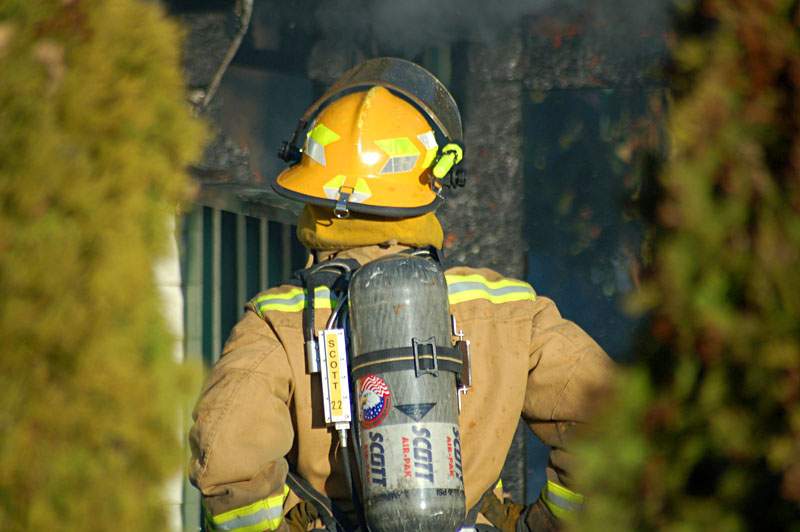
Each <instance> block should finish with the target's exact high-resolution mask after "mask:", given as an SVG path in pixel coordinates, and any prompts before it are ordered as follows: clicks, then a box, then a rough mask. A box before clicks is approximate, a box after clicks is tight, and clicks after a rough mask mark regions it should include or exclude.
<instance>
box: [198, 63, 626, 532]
mask: <svg viewBox="0 0 800 532" xmlns="http://www.w3.org/2000/svg"><path fill="white" fill-rule="evenodd" d="M460 135H461V125H460V117H459V115H458V110H457V107H455V103H454V102H453V101H452V98H450V96H449V93H447V92H446V90H444V88H443V87H442V86H441V84H439V82H438V80H436V79H435V78H433V76H431V75H430V74H428V73H426V72H425V71H423V70H422V69H421V68H420V67H418V66H416V65H414V64H413V63H408V62H404V61H400V60H386V59H380V60H371V61H369V62H367V64H365V65H361V66H360V67H356V68H355V69H354V70H353V71H351V72H350V73H349V74H348V75H346V76H345V77H344V78H343V79H342V80H340V82H338V83H337V84H335V85H334V86H333V87H332V88H331V90H330V91H328V93H326V95H324V96H323V97H322V98H320V100H319V101H318V102H317V103H316V104H315V105H314V106H312V108H311V109H310V110H309V112H308V113H307V114H306V116H305V117H304V119H303V120H301V123H300V125H299V126H298V133H296V134H295V138H294V140H293V142H292V143H290V144H288V145H287V146H286V148H285V150H284V156H285V157H286V158H288V159H292V158H293V157H294V159H295V160H294V161H293V162H294V163H295V164H293V165H292V166H290V167H289V168H288V169H287V170H285V171H284V172H283V173H281V175H280V176H279V177H278V179H277V181H276V184H275V185H274V187H275V189H276V190H277V191H278V192H279V193H280V194H282V195H284V196H286V197H289V198H292V199H295V200H299V201H302V202H303V203H305V207H304V209H303V211H302V213H301V215H300V218H299V221H298V227H297V236H298V238H299V240H300V241H301V242H302V243H303V245H305V246H306V247H307V248H309V250H310V251H311V253H310V259H309V266H312V267H313V266H314V265H319V264H324V263H325V262H326V261H331V260H343V259H349V260H350V261H351V263H352V262H353V261H355V263H356V264H362V265H363V264H367V263H369V262H371V261H374V260H375V259H378V258H380V257H385V256H387V255H392V254H396V253H399V252H403V251H408V250H411V249H417V248H425V247H431V248H432V249H435V248H438V249H441V248H442V243H443V231H442V228H441V226H440V224H439V222H438V220H437V218H436V216H435V214H434V210H435V209H436V207H437V206H438V205H439V204H440V203H441V202H442V199H443V195H444V191H445V188H447V186H448V185H449V186H455V185H458V184H461V183H460V181H462V176H461V174H460V173H459V172H458V164H459V163H460V161H461V157H462V147H461V145H460V143H459V142H458V140H459V138H460ZM437 137H438V138H439V139H443V140H437ZM303 138H304V141H303V146H302V149H300V147H299V146H298V144H299V143H300V141H301V139H303ZM450 141H452V142H450ZM440 143H441V144H444V146H442V147H440V146H439V144H440ZM298 155H299V156H300V160H299V161H297V157H298ZM444 269H445V277H446V281H447V293H448V296H447V297H448V298H449V305H450V312H452V314H453V315H454V317H455V320H456V323H457V324H458V327H459V328H460V329H462V330H463V331H464V333H465V334H466V335H467V336H468V338H469V339H470V341H471V346H472V350H471V374H472V386H471V388H470V389H469V391H468V393H466V394H465V395H464V396H463V398H462V399H461V410H460V414H459V419H458V422H459V424H460V447H461V453H460V458H461V463H460V464H457V465H458V467H459V468H460V471H461V472H462V473H463V483H464V492H465V503H466V509H467V510H469V511H468V512H467V514H466V515H465V516H464V523H463V530H474V529H475V528H474V527H477V529H478V530H482V529H485V528H483V527H486V526H489V525H488V523H491V524H492V525H493V526H494V527H495V528H496V529H500V530H509V531H512V530H530V531H533V532H535V531H540V530H558V529H559V526H560V523H561V521H562V520H563V519H568V518H569V516H570V515H571V514H573V513H575V512H578V511H580V508H581V505H582V502H583V496H582V495H581V494H579V493H577V492H575V491H574V485H573V474H574V465H573V461H572V460H571V457H570V452H569V441H570V436H571V434H572V433H573V432H574V429H575V428H576V427H577V426H580V425H581V424H583V423H585V422H587V421H589V419H588V418H589V403H590V401H589V398H590V396H591V394H592V392H593V391H594V390H595V389H596V388H599V387H602V386H603V385H604V384H606V383H607V381H608V378H609V375H610V372H611V368H612V363H611V362H610V360H609V358H608V357H607V356H606V355H605V353H604V352H603V350H602V349H601V348H600V347H599V346H598V345H597V344H596V343H595V342H594V341H593V340H592V339H591V338H590V337H589V336H588V335H587V334H586V333H585V332H584V331H582V330H581V329H580V328H579V327H578V326H576V325H575V324H574V323H572V322H570V321H568V320H566V319H564V318H562V317H561V315H560V314H559V312H558V310H557V308H556V306H555V304H554V303H553V301H551V300H550V299H548V298H547V297H543V296H540V295H537V294H536V293H535V292H534V290H533V288H532V287H531V286H530V285H529V284H527V283H525V282H523V281H519V280H515V279H509V278H505V277H503V276H501V275H500V274H498V273H497V272H494V271H492V270H489V269H481V268H473V267H469V266H465V265H448V263H447V262H446V261H445V263H444ZM309 290H310V291H312V292H313V296H314V297H313V298H311V297H308V292H309ZM312 299H313V302H312ZM309 302H311V309H312V310H313V313H312V314H313V324H311V325H310V327H309V326H308V324H307V328H309V329H314V330H319V329H322V328H324V327H325V324H326V321H327V320H328V318H329V316H330V315H331V312H332V309H333V308H335V307H336V289H335V287H334V286H327V285H321V286H316V287H311V288H308V287H304V286H303V284H302V275H300V276H298V277H295V282H291V283H288V284H284V285H281V286H277V287H274V288H271V289H269V290H267V291H265V292H263V293H261V294H258V295H257V296H256V297H255V298H253V299H252V300H251V301H250V302H249V303H248V304H247V308H246V312H245V315H244V317H243V318H242V319H241V321H240V322H239V323H238V324H237V325H236V326H235V327H234V329H233V331H232V332H231V334H230V337H229V338H228V340H227V342H226V344H225V346H224V349H223V353H222V357H221V358H220V360H219V362H217V364H215V366H214V367H213V368H212V370H211V372H210V374H209V376H208V378H207V380H206V383H205V385H204V387H203V391H202V394H201V396H200V398H199V401H198V403H197V406H196V408H195V411H194V420H195V422H194V426H193V427H192V429H191V431H190V442H191V448H192V459H191V464H190V473H189V474H190V477H191V480H192V482H193V483H194V485H195V486H197V487H198V488H199V489H200V491H201V492H202V496H203V507H204V512H205V519H206V527H207V529H208V530H226V531H239V532H259V531H263V530H297V531H300V530H312V529H314V528H315V527H316V528H319V529H325V528H327V529H328V530H331V529H334V528H338V529H345V528H347V527H348V526H350V527H352V528H355V527H356V526H357V524H358V520H357V519H356V517H355V516H354V513H355V512H357V508H358V503H357V499H358V495H357V494H356V496H355V499H356V500H354V497H353V495H352V488H350V487H348V479H347V475H346V474H345V469H346V468H345V466H346V464H345V462H346V461H345V460H343V458H344V457H343V454H344V453H347V448H346V447H344V446H343V445H342V442H341V441H340V440H339V438H338V436H337V434H336V432H335V431H334V430H331V429H330V428H329V427H327V426H326V425H325V423H324V420H323V419H322V413H321V410H322V409H321V406H320V405H321V401H322V398H321V393H322V392H321V388H320V384H319V381H318V379H317V378H315V376H313V375H311V374H309V371H308V367H307V365H308V361H307V357H306V350H305V347H306V342H307V341H308V333H304V330H303V329H304V327H303V320H304V315H305V317H306V319H308V312H309V307H308V305H307V304H308V303H309ZM381 393H386V394H387V395H388V394H389V393H390V391H389V390H385V392H381ZM375 404H376V405H377V406H373V405H370V408H371V410H369V411H368V413H369V415H370V416H377V415H378V414H379V413H380V412H379V410H380V409H381V408H384V407H385V405H383V404H382V403H379V402H376V403H375ZM387 404H389V402H388V401H387ZM387 408H391V407H387ZM520 416H521V417H522V419H523V420H524V421H525V422H526V423H527V425H528V427H529V428H530V429H531V430H532V431H533V433H534V434H535V435H536V436H537V437H538V438H539V439H540V440H541V441H542V442H544V443H545V444H546V445H547V446H549V447H550V449H551V453H550V460H549V462H548V464H547V483H546V485H545V487H544V489H543V491H542V493H541V496H540V497H539V498H538V500H536V501H535V502H534V503H533V504H531V505H529V506H527V507H526V506H523V505H519V504H513V503H509V502H508V501H505V502H503V501H502V491H501V490H500V489H498V479H499V476H500V472H501V469H502V467H503V464H504V462H505V459H506V454H507V452H508V449H509V447H510V445H511V441H512V438H513V436H514V432H515V429H516V427H517V423H518V420H519V418H520ZM370 419H372V418H370ZM290 479H291V482H290ZM290 486H291V487H290ZM347 521H349V522H350V524H349V525H348V524H345V522H347ZM361 526H362V529H363V524H362V525H361Z"/></svg>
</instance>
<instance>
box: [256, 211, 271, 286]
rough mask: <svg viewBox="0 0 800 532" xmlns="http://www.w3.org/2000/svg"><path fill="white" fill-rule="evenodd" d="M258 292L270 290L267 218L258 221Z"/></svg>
mask: <svg viewBox="0 0 800 532" xmlns="http://www.w3.org/2000/svg"><path fill="white" fill-rule="evenodd" d="M258 239H259V245H258V291H259V292H261V291H263V290H266V289H267V288H269V275H268V274H269V263H268V262H267V260H268V258H269V257H268V254H269V252H268V251H267V250H268V249H269V222H268V221H267V220H266V219H265V218H261V219H259V221H258Z"/></svg>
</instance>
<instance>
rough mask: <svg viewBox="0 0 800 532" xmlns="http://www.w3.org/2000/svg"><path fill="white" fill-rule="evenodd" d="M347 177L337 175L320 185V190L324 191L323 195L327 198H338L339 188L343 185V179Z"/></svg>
mask: <svg viewBox="0 0 800 532" xmlns="http://www.w3.org/2000/svg"><path fill="white" fill-rule="evenodd" d="M345 179H347V177H346V176H343V175H337V176H336V177H334V178H333V179H331V180H330V181H328V182H327V183H325V185H324V186H323V187H322V190H324V191H325V196H326V197H327V198H328V199H332V200H335V199H339V189H340V188H342V185H344V180H345Z"/></svg>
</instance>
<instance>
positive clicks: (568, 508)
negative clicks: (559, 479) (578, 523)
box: [542, 480, 583, 518]
mask: <svg viewBox="0 0 800 532" xmlns="http://www.w3.org/2000/svg"><path fill="white" fill-rule="evenodd" d="M542 500H544V503H545V504H546V505H547V507H548V508H550V511H551V512H553V515H555V516H556V517H560V518H564V517H567V516H569V515H573V514H575V513H577V512H579V511H581V509H582V508H583V495H581V494H580V493H575V492H574V491H570V490H568V489H567V488H565V487H564V486H561V485H559V484H556V483H555V482H553V481H551V480H548V481H547V485H546V486H545V487H544V489H543V490H542Z"/></svg>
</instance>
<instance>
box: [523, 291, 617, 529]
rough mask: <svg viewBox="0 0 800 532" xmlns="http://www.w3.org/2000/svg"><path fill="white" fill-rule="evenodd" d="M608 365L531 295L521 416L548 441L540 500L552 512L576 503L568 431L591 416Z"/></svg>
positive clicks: (587, 340)
mask: <svg viewBox="0 0 800 532" xmlns="http://www.w3.org/2000/svg"><path fill="white" fill-rule="evenodd" d="M612 370H613V363H612V361H611V359H610V358H609V357H608V356H607V355H606V354H605V352H604V351H603V350H602V348H601V347H600V346H599V345H598V344H597V343H596V342H595V341H594V340H593V339H592V338H591V337H589V335H588V334H586V333H585V332H584V331H583V330H582V329H581V328H580V327H578V326H577V325H576V324H574V323H573V322H571V321H569V320H566V319H564V318H562V317H561V314H560V313H559V312H558V309H557V308H556V306H555V304H554V303H553V301H552V300H550V299H548V298H546V297H537V299H536V302H535V306H534V316H533V331H532V335H531V348H530V355H529V371H528V382H527V389H526V396H525V402H524V406H523V412H522V415H523V419H525V421H526V422H527V423H528V426H529V427H530V428H531V430H532V431H533V433H534V434H535V435H536V436H537V437H538V438H539V439H540V440H541V441H542V442H543V443H544V444H545V445H547V446H548V447H550V460H549V461H548V464H547V483H546V485H545V488H544V490H543V491H542V495H541V497H540V500H539V501H537V503H539V505H540V506H541V503H544V505H546V507H547V508H549V510H550V511H551V512H552V513H553V514H554V515H556V516H557V517H564V516H565V515H569V513H570V512H572V511H577V510H578V509H580V507H581V505H582V502H583V496H582V495H580V494H579V493H576V492H574V491H572V490H571V488H572V486H573V473H574V464H573V460H572V457H571V456H570V452H569V441H570V436H571V433H573V432H574V431H575V429H576V428H577V427H578V426H579V425H580V424H582V423H587V422H589V421H591V408H590V405H591V404H592V403H593V402H594V401H593V394H595V393H597V392H598V391H600V390H601V389H603V388H604V387H606V386H608V384H609V382H610V378H611V373H612Z"/></svg>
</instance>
